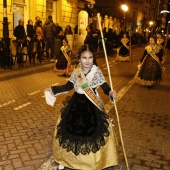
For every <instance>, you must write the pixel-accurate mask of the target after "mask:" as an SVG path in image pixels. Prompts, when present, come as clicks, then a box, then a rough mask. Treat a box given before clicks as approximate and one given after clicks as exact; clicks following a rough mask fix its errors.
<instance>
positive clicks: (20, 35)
mask: <svg viewBox="0 0 170 170" xmlns="http://www.w3.org/2000/svg"><path fill="white" fill-rule="evenodd" d="M18 23H19V24H18V25H17V26H16V27H15V29H14V36H15V37H16V38H17V42H22V43H24V42H25V40H26V33H25V28H24V20H23V19H20V20H19V21H18Z"/></svg>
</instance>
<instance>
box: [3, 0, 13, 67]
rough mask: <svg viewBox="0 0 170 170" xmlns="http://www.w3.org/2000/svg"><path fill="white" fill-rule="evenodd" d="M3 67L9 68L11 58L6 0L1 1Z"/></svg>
mask: <svg viewBox="0 0 170 170" xmlns="http://www.w3.org/2000/svg"><path fill="white" fill-rule="evenodd" d="M3 16H4V17H3V38H2V40H3V66H4V68H5V69H6V66H9V67H11V62H12V61H11V57H10V48H9V46H10V38H9V29H8V17H7V0H3Z"/></svg>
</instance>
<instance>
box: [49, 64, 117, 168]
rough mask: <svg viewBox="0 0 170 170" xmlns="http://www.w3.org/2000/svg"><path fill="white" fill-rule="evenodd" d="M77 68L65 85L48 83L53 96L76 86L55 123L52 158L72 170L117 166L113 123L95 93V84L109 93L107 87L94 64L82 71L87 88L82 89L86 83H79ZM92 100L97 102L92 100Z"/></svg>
mask: <svg viewBox="0 0 170 170" xmlns="http://www.w3.org/2000/svg"><path fill="white" fill-rule="evenodd" d="M77 69H79V68H77ZM77 69H76V70H74V72H73V73H72V75H71V77H70V80H69V81H68V82H67V83H66V84H65V85H62V86H51V89H52V92H53V94H54V95H55V96H57V95H59V94H61V93H67V92H68V91H70V90H71V89H73V88H75V93H74V94H73V96H72V97H71V99H70V100H69V101H68V103H67V105H66V106H65V108H63V109H62V113H61V115H60V116H59V118H58V121H57V124H56V128H55V132H54V141H53V157H54V160H55V162H56V163H58V164H60V165H63V166H64V167H67V168H70V169H74V170H101V169H104V168H107V167H111V166H116V165H117V164H118V154H117V143H116V138H115V134H114V131H113V126H112V123H111V121H110V119H109V118H108V115H107V114H106V112H105V109H104V105H103V103H102V101H101V99H100V97H99V95H98V93H97V88H98V87H99V86H101V87H102V89H103V91H104V93H105V94H106V95H109V91H110V87H109V86H108V84H107V83H106V81H105V78H104V76H103V74H102V72H101V70H100V69H99V68H98V67H97V66H96V65H93V66H92V68H91V70H90V72H89V73H88V74H87V75H84V76H85V79H86V80H87V82H88V83H87V84H89V87H90V88H87V89H88V90H87V91H85V90H83V88H86V87H87V86H86V85H87V84H86V83H85V84H84V85H82V87H81V86H80V84H79V80H78V79H79V78H80V79H81V76H80V75H78V76H77V73H76V71H77ZM83 74H84V73H83ZM90 90H91V91H90ZM90 93H92V95H91V94H90ZM95 100H96V101H98V102H100V103H98V104H97V102H96V103H95Z"/></svg>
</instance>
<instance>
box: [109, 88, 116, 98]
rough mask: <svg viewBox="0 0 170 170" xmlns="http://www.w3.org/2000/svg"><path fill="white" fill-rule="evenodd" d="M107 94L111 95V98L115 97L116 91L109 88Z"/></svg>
mask: <svg viewBox="0 0 170 170" xmlns="http://www.w3.org/2000/svg"><path fill="white" fill-rule="evenodd" d="M109 95H110V96H111V97H113V99H115V98H116V91H115V90H113V91H112V90H111V91H110V92H109Z"/></svg>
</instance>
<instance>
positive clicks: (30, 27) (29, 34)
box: [27, 19, 35, 62]
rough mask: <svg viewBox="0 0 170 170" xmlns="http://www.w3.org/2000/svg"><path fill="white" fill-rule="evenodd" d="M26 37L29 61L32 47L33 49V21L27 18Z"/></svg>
mask: <svg viewBox="0 0 170 170" xmlns="http://www.w3.org/2000/svg"><path fill="white" fill-rule="evenodd" d="M27 37H28V38H27V39H28V40H29V43H28V52H29V59H30V62H31V57H32V55H33V53H32V52H33V49H34V41H35V30H34V27H33V21H32V20H31V19H29V20H28V24H27Z"/></svg>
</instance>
